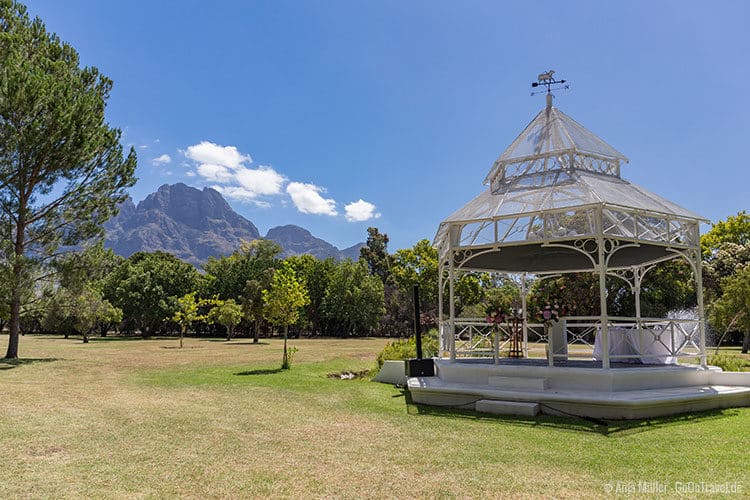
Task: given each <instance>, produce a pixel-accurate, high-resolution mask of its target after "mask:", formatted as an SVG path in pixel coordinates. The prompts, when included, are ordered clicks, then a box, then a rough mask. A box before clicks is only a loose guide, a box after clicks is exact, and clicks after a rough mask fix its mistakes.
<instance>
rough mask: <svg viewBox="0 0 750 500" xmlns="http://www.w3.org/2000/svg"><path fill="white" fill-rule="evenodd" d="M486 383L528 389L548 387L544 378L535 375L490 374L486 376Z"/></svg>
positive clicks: (494, 385) (535, 389) (505, 387)
mask: <svg viewBox="0 0 750 500" xmlns="http://www.w3.org/2000/svg"><path fill="white" fill-rule="evenodd" d="M487 385H490V386H492V387H500V388H503V389H518V390H528V391H543V390H545V389H548V388H549V382H548V380H547V379H546V378H535V377H501V376H492V377H488V378H487Z"/></svg>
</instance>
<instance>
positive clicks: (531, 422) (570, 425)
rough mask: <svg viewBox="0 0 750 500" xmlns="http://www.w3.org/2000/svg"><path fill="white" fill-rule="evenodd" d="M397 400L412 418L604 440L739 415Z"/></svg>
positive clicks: (734, 411) (407, 397) (728, 411)
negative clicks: (631, 414)
mask: <svg viewBox="0 0 750 500" xmlns="http://www.w3.org/2000/svg"><path fill="white" fill-rule="evenodd" d="M394 397H404V400H405V403H406V407H407V413H409V414H412V415H414V414H416V415H431V416H439V417H448V418H464V419H470V420H475V421H487V422H502V423H504V424H509V425H516V426H518V427H550V428H556V429H560V430H565V431H571V432H586V433H593V434H600V435H602V436H605V437H609V436H613V437H614V436H618V435H628V434H634V433H639V432H647V431H652V430H656V429H660V428H664V427H669V426H678V425H684V424H691V423H694V422H695V423H697V422H707V421H712V420H721V419H726V418H729V417H733V416H736V415H738V413H739V410H738V409H736V408H729V409H723V410H708V411H702V412H695V413H683V414H680V415H671V416H667V417H655V418H649V419H642V420H604V419H598V418H590V417H584V416H576V415H569V416H556V415H546V414H539V415H538V416H536V417H523V416H512V415H492V414H488V413H479V412H476V411H474V410H472V409H469V408H468V406H469V405H471V404H472V403H467V404H465V405H460V406H429V405H423V404H419V403H414V402H413V401H412V399H411V394H410V393H409V391H406V390H402V391H401V394H397V395H395V396H394Z"/></svg>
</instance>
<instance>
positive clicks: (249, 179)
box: [234, 165, 286, 195]
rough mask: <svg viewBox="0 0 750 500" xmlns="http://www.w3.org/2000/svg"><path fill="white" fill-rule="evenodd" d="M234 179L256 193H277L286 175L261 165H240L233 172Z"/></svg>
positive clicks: (279, 191)
mask: <svg viewBox="0 0 750 500" xmlns="http://www.w3.org/2000/svg"><path fill="white" fill-rule="evenodd" d="M234 179H235V180H236V181H237V183H239V185H240V186H242V187H244V188H245V189H247V190H248V191H252V192H253V193H255V194H256V195H274V194H279V193H281V187H282V186H283V185H284V182H286V177H284V176H283V175H281V174H280V173H278V172H277V171H275V170H274V169H273V168H271V167H267V166H263V165H261V166H260V167H259V168H256V169H252V168H245V167H241V168H239V169H237V170H236V171H235V172H234Z"/></svg>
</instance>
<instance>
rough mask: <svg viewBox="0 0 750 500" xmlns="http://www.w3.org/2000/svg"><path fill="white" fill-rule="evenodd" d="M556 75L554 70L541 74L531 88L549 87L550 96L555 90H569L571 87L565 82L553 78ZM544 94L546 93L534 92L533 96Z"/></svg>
mask: <svg viewBox="0 0 750 500" xmlns="http://www.w3.org/2000/svg"><path fill="white" fill-rule="evenodd" d="M554 74H555V70H554V69H551V70H549V71H547V72H545V73H540V74H539V76H537V77H536V78H537V81H535V82H532V83H531V87H532V88H537V87H547V94H548V95H551V94H552V91H553V90H562V89H565V90H567V89H569V88H570V85H566V84H565V80H555V77H554V76H553V75H554ZM542 92H544V91H543V90H537V91H535V92H532V93H531V95H537V94H541V93H542Z"/></svg>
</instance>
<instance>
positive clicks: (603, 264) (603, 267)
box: [596, 208, 609, 370]
mask: <svg viewBox="0 0 750 500" xmlns="http://www.w3.org/2000/svg"><path fill="white" fill-rule="evenodd" d="M597 222H598V224H599V227H598V229H597V232H598V233H599V235H598V236H599V237H598V238H597V240H596V243H597V244H596V246H597V252H598V254H599V255H598V257H599V258H598V260H597V267H598V271H599V308H600V309H599V315H600V316H599V323H600V325H601V329H602V368H603V369H605V370H608V369H609V317H608V316H607V261H606V259H605V255H604V225H603V223H602V209H601V208H600V209H599V211H598V220H597Z"/></svg>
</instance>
